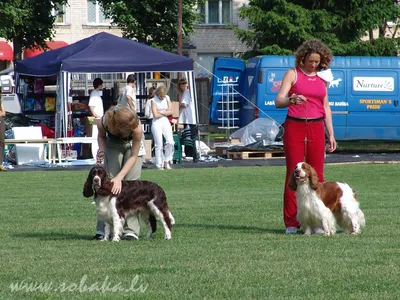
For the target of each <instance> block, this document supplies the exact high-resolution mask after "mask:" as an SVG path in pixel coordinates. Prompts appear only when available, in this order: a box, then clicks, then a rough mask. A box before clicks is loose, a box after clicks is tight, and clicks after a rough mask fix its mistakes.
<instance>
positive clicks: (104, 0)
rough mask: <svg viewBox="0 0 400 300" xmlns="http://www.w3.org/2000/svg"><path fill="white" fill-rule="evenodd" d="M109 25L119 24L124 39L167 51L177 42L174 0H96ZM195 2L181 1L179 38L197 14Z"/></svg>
mask: <svg viewBox="0 0 400 300" xmlns="http://www.w3.org/2000/svg"><path fill="white" fill-rule="evenodd" d="M97 2H98V3H100V4H101V5H102V7H103V8H104V12H105V14H106V15H107V16H109V17H111V18H112V20H113V24H115V25H118V26H119V27H121V29H122V32H123V35H124V36H125V37H127V38H131V39H133V38H136V39H137V40H138V41H139V42H141V43H146V44H148V45H151V46H154V47H158V48H161V49H164V50H167V51H171V50H172V49H173V48H175V47H176V45H177V36H178V1H177V0H120V1H115V0H98V1H97ZM194 5H195V1H193V0H182V28H183V37H188V36H189V35H190V34H191V33H192V32H193V30H194V24H195V21H196V18H197V14H196V13H195V12H194Z"/></svg>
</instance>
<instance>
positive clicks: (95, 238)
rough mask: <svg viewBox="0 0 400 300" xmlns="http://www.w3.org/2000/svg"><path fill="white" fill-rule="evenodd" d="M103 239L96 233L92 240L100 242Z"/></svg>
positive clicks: (102, 236)
mask: <svg viewBox="0 0 400 300" xmlns="http://www.w3.org/2000/svg"><path fill="white" fill-rule="evenodd" d="M103 239H104V235H102V234H98V233H97V234H96V235H95V236H94V237H93V238H92V240H97V241H100V240H103Z"/></svg>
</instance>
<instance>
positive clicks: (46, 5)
mask: <svg viewBox="0 0 400 300" xmlns="http://www.w3.org/2000/svg"><path fill="white" fill-rule="evenodd" d="M66 3H67V0H40V1H38V0H6V1H4V0H3V1H0V37H2V38H5V39H6V40H8V41H12V42H13V48H14V63H15V62H16V61H17V60H20V59H21V57H22V49H23V48H37V47H42V48H44V49H46V43H45V41H46V40H52V38H53V37H54V28H53V25H54V22H55V18H56V17H55V15H54V14H53V12H54V11H57V8H58V7H60V6H62V5H65V4H66ZM61 13H62V12H61Z"/></svg>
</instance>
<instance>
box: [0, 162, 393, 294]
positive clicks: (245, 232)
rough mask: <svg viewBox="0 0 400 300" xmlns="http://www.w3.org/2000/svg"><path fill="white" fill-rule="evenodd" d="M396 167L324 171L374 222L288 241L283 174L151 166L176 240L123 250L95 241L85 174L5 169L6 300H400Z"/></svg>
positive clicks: (158, 239)
mask: <svg viewBox="0 0 400 300" xmlns="http://www.w3.org/2000/svg"><path fill="white" fill-rule="evenodd" d="M399 170H400V166H399V165H390V164H388V165H340V166H327V167H326V172H325V173H326V178H327V180H340V181H346V182H348V183H349V184H350V185H351V186H353V187H354V188H355V189H356V190H357V192H358V196H359V200H360V202H361V208H362V209H363V211H364V213H365V216H366V221H367V227H366V228H365V230H364V231H363V233H362V234H361V235H360V236H351V235H346V234H344V233H343V232H341V231H339V232H338V234H336V235H335V236H333V237H328V238H327V237H323V236H302V235H295V236H285V235H284V234H283V233H284V228H283V221H282V192H283V178H284V167H232V168H212V169H211V168H210V169H208V168H205V169H203V168H201V169H180V170H172V171H163V172H160V171H157V170H144V171H143V176H142V177H143V179H147V180H153V181H155V182H157V183H159V184H160V185H161V186H162V187H163V188H164V189H165V190H166V193H167V196H168V201H169V204H170V208H171V211H172V212H173V214H174V217H175V219H176V223H177V224H176V225H175V227H174V230H173V232H172V240H171V241H165V240H164V239H163V230H162V228H161V226H160V225H159V227H158V229H159V230H158V231H157V232H156V233H155V234H154V235H153V237H152V238H151V239H145V238H141V239H140V240H139V241H137V242H128V241H121V242H119V243H112V242H98V241H91V240H90V238H91V237H92V236H93V235H94V233H95V207H94V205H92V204H91V201H90V200H89V199H86V198H84V197H83V196H82V187H83V183H84V181H85V179H86V177H87V172H84V171H41V172H7V173H2V174H0V178H1V187H2V189H1V200H0V207H1V208H0V220H1V221H0V222H1V229H2V230H1V231H0V239H1V245H0V251H1V260H0V262H1V263H0V299H274V300H275V299H324V300H325V299H374V300H376V299H400V288H399V278H400V247H399V245H400V244H399V236H400V218H399V212H400V201H399V194H400V184H399V174H400V172H399ZM144 227H145V226H143V234H144V233H145V228H144ZM11 287H13V288H15V290H12V288H11ZM28 289H31V290H30V291H28Z"/></svg>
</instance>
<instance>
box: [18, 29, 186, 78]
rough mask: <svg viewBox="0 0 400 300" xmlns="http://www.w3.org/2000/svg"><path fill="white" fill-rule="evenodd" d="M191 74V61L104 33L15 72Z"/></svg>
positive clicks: (26, 63)
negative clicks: (186, 72) (189, 72)
mask: <svg viewBox="0 0 400 300" xmlns="http://www.w3.org/2000/svg"><path fill="white" fill-rule="evenodd" d="M192 70H193V60H192V59H189V58H187V57H184V56H180V55H177V54H173V53H169V52H166V51H163V50H160V49H157V48H153V47H150V46H148V45H145V44H141V43H138V42H135V41H132V40H129V39H126V38H121V37H118V36H115V35H112V34H109V33H105V32H101V33H98V34H95V35H93V36H91V37H89V38H86V39H83V40H80V41H78V42H76V43H74V44H71V45H69V46H65V47H63V48H58V49H55V50H51V51H46V52H44V53H42V54H40V55H38V56H35V57H32V58H28V59H24V60H20V61H17V63H16V72H18V73H19V74H22V75H31V76H42V77H45V76H52V75H55V74H57V73H59V72H60V71H65V72H71V73H118V72H173V71H175V72H176V71H192Z"/></svg>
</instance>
